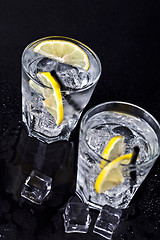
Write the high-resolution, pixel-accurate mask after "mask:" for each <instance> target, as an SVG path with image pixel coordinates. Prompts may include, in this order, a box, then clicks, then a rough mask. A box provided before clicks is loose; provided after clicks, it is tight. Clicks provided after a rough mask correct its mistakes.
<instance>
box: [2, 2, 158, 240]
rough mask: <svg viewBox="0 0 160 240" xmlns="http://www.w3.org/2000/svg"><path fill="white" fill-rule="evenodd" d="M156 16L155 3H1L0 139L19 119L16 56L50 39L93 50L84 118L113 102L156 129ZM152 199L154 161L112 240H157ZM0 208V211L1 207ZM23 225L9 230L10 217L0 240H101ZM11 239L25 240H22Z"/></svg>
mask: <svg viewBox="0 0 160 240" xmlns="http://www.w3.org/2000/svg"><path fill="white" fill-rule="evenodd" d="M159 13H160V1H158V0H157V1H156V0H154V1H150V0H148V1H147V0H134V1H123V0H122V1H119V0H107V1H104V0H102V1H101V0H99V1H97V0H92V1H89V0H85V1H84V0H81V1H79V0H76V1H73V0H72V1H70V0H66V1H65V0H63V1H62V0H57V1H54V0H45V1H36V0H35V1H30V0H28V1H26V0H23V1H22V0H17V1H13V0H12V1H11V0H5V1H4V0H1V1H0V134H2V133H3V132H4V131H5V130H6V129H7V128H8V126H9V123H10V120H12V119H15V120H20V119H21V54H22V52H23V50H24V48H25V47H26V46H27V45H28V44H29V43H30V42H32V41H34V40H37V39H39V38H41V37H45V36H50V35H55V36H67V37H71V38H74V39H77V40H79V41H81V42H83V43H85V44H86V45H88V46H89V47H90V48H91V49H93V50H94V51H95V52H96V54H97V55H98V56H99V58H100V60H101V63H102V74H101V77H100V80H99V82H98V84H97V87H96V89H95V91H94V94H93V95H92V98H91V100H90V102H89V104H88V105H87V107H86V109H85V110H84V112H86V110H87V109H89V108H90V107H92V106H94V105H97V104H99V103H102V102H105V101H112V100H120V101H125V102H130V103H134V104H137V105H139V106H140V107H142V108H144V109H146V110H147V111H149V112H150V113H151V114H152V115H153V116H154V117H155V118H156V119H157V120H158V121H160V115H159V112H160V101H159V100H160V97H159V96H160V95H159V92H160V85H159V79H160V68H159V65H160V54H159V53H160V51H159V50H160V49H159V44H160V37H159V31H160V17H159V16H160V14H159ZM78 128H79V124H78V126H77V128H76V129H75V130H74V131H73V133H72V135H71V140H73V141H75V143H76V144H77V142H78ZM159 192H160V165H159V159H158V160H157V162H156V164H155V165H154V167H153V168H152V170H151V172H150V174H149V175H148V177H147V179H146V180H145V181H144V183H143V184H142V186H141V187H140V188H139V190H138V192H137V193H136V195H135V197H134V199H133V201H132V202H131V204H130V208H129V209H128V210H126V218H125V217H124V218H123V219H122V221H121V223H120V225H119V227H118V228H117V231H116V232H115V234H114V236H113V240H128V239H129V240H134V239H136V240H148V239H151V240H154V239H155V240H159V239H160V237H159V236H160V230H159V229H160V198H159ZM2 200H3V203H4V201H5V199H2ZM2 200H0V205H1V204H2ZM8 201H9V200H7V203H8ZM2 205H3V206H4V204H2ZM11 206H12V207H10V208H9V210H8V213H10V214H11V216H12V215H13V213H14V203H13V204H12V205H11ZM0 207H1V206H0ZM16 209H18V207H17V206H16ZM21 211H22V212H23V211H25V210H24V209H21ZM26 211H27V210H26ZM20 216H21V218H22V220H23V221H26V222H27V219H23V217H22V215H20ZM0 221H1V218H0ZM28 223H29V225H30V226H29V227H28V228H27V230H26V229H25V230H24V229H19V228H18V227H17V225H16V224H15V223H14V219H13V218H12V217H10V218H9V220H8V223H6V225H5V224H4V223H3V224H2V222H0V238H1V235H2V236H3V238H2V239H7V240H8V239H12V240H13V239H17V236H18V239H28V240H29V239H38V240H40V239H43V240H50V239H67V240H75V239H76V240H77V239H81V240H83V239H86V238H88V239H93V240H100V239H103V238H102V237H100V236H98V235H95V234H93V233H92V231H90V233H88V234H87V235H85V234H69V235H67V234H64V233H63V231H60V230H59V231H57V232H55V231H54V230H53V229H52V225H51V224H50V225H49V226H47V225H46V226H45V228H41V231H40V232H39V231H37V228H38V227H37V226H35V225H34V224H32V222H31V221H29V222H28ZM5 228H6V229H11V231H9V230H5ZM23 230H24V231H23ZM19 233H21V234H22V235H25V234H27V235H26V238H25V237H22V235H21V236H20V234H19Z"/></svg>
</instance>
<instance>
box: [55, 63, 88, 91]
mask: <svg viewBox="0 0 160 240" xmlns="http://www.w3.org/2000/svg"><path fill="white" fill-rule="evenodd" d="M56 73H57V76H58V78H59V80H60V82H61V84H62V85H63V86H65V88H67V89H81V88H83V87H84V86H86V85H87V84H88V82H89V79H90V75H89V74H88V73H87V72H86V71H83V70H82V69H79V68H76V67H73V66H70V65H67V64H62V63H58V67H57V71H56Z"/></svg>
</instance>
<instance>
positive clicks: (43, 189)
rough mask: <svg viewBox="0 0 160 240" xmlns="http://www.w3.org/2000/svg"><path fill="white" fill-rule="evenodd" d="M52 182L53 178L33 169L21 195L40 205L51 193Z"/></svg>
mask: <svg viewBox="0 0 160 240" xmlns="http://www.w3.org/2000/svg"><path fill="white" fill-rule="evenodd" d="M51 184H52V178H50V177H48V176H46V175H45V174H42V173H41V172H39V171H37V170H33V171H32V172H31V173H30V175H29V176H28V178H27V179H26V181H25V183H24V185H23V188H22V191H21V197H23V198H25V199H27V200H29V201H30V202H32V203H35V204H39V205H40V204H42V202H43V201H44V199H45V198H46V197H47V195H48V194H49V193H50V191H51Z"/></svg>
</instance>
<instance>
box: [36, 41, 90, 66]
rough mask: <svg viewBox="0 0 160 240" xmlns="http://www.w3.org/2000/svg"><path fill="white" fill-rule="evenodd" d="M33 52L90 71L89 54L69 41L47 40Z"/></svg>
mask: <svg viewBox="0 0 160 240" xmlns="http://www.w3.org/2000/svg"><path fill="white" fill-rule="evenodd" d="M33 51H34V52H36V53H39V54H42V55H44V56H46V57H48V58H51V59H54V60H57V61H59V62H62V63H66V64H69V65H72V66H75V67H80V68H82V69H84V70H86V71H87V70H88V69H89V59H88V56H87V54H86V53H85V52H84V51H83V50H82V49H81V48H80V47H79V46H77V45H76V44H74V43H72V42H69V41H64V40H46V41H43V42H41V43H39V44H38V45H37V46H36V47H35V48H34V49H33Z"/></svg>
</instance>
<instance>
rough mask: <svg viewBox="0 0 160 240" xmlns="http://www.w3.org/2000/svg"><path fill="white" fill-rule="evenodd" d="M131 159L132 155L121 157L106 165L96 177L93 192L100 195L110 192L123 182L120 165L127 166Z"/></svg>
mask: <svg viewBox="0 0 160 240" xmlns="http://www.w3.org/2000/svg"><path fill="white" fill-rule="evenodd" d="M131 157H132V153H130V154H125V155H122V156H120V157H118V158H116V159H115V160H113V161H111V162H110V163H108V164H107V165H106V166H105V167H104V168H103V169H102V171H101V172H100V174H99V175H98V177H97V179H96V182H95V190H96V192H97V193H99V194H100V193H102V192H105V191H107V190H110V189H112V188H114V187H116V186H118V185H119V184H121V183H122V182H123V180H124V177H123V175H122V172H121V168H120V164H129V163H130V160H131Z"/></svg>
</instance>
